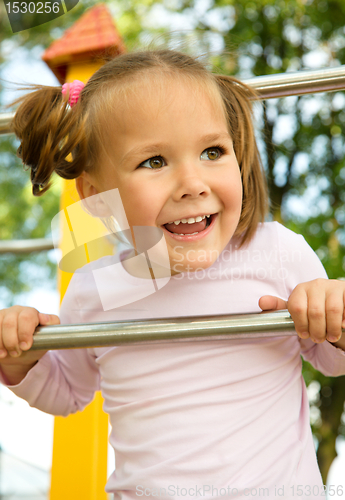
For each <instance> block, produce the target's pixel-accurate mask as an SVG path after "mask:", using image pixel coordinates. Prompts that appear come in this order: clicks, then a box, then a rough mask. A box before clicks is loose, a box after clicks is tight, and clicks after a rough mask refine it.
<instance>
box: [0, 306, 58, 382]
mask: <svg viewBox="0 0 345 500" xmlns="http://www.w3.org/2000/svg"><path fill="white" fill-rule="evenodd" d="M59 323H60V320H59V318H58V316H55V315H54V314H50V315H48V314H43V313H40V312H38V311H37V309H34V308H33V307H23V306H13V307H9V308H8V309H3V310H1V311H0V365H1V369H2V372H3V373H4V375H5V377H6V379H7V380H8V382H9V383H11V384H14V383H18V382H19V381H20V380H21V379H22V378H24V376H25V375H26V373H27V372H28V371H29V370H30V368H31V367H32V366H34V365H35V364H36V362H37V361H38V360H39V359H40V358H41V357H42V356H43V355H44V354H45V352H46V351H29V352H26V351H28V350H29V349H30V347H31V346H32V343H33V335H34V332H35V329H36V327H37V326H38V325H42V326H46V325H57V324H59Z"/></svg>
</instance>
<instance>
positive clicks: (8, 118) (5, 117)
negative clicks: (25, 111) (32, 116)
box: [0, 113, 14, 135]
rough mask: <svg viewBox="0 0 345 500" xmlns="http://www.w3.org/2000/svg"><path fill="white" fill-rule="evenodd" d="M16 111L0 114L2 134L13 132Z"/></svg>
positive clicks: (0, 132)
mask: <svg viewBox="0 0 345 500" xmlns="http://www.w3.org/2000/svg"><path fill="white" fill-rule="evenodd" d="M13 117H14V113H1V114H0V135H5V134H12V133H13V131H12V129H11V122H12V119H13Z"/></svg>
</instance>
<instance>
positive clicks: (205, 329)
mask: <svg viewBox="0 0 345 500" xmlns="http://www.w3.org/2000/svg"><path fill="white" fill-rule="evenodd" d="M292 335H296V332H295V329H294V323H293V321H292V319H291V317H290V314H289V313H288V311H285V310H284V311H277V312H271V313H260V314H243V315H227V316H204V317H181V318H167V319H151V320H148V321H141V320H134V321H130V322H129V321H117V322H116V323H111V322H109V323H88V324H80V325H52V326H41V327H38V328H37V329H36V333H35V335H34V343H33V346H32V348H31V349H33V350H40V349H43V350H48V349H75V348H81V347H107V346H124V345H138V344H140V345H143V344H158V343H159V344H162V343H167V342H169V343H170V342H187V341H205V340H214V341H215V340H236V339H239V338H240V339H246V338H250V339H253V338H254V339H255V338H262V337H279V336H292Z"/></svg>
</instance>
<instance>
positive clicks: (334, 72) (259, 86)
mask: <svg viewBox="0 0 345 500" xmlns="http://www.w3.org/2000/svg"><path fill="white" fill-rule="evenodd" d="M243 82H244V83H246V84H247V85H249V86H251V87H253V88H254V89H256V90H257V92H258V93H259V94H260V97H261V99H270V98H273V97H284V96H290V95H302V94H313V93H315V92H331V91H335V90H344V89H345V66H337V67H335V68H326V69H317V70H301V71H296V72H293V73H280V74H276V75H266V76H256V77H254V78H250V79H248V80H243Z"/></svg>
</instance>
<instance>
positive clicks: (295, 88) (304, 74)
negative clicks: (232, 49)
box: [0, 66, 345, 135]
mask: <svg viewBox="0 0 345 500" xmlns="http://www.w3.org/2000/svg"><path fill="white" fill-rule="evenodd" d="M243 82H244V83H246V84H247V85H250V86H251V87H253V88H254V89H256V90H257V92H258V93H259V95H260V98H261V99H271V98H274V97H284V96H288V95H302V94H312V93H315V92H332V91H335V90H344V89H345V66H337V67H335V68H326V69H317V70H302V71H296V72H294V73H279V74H276V75H266V76H256V77H254V78H250V79H245V80H243ZM13 116H14V113H4V114H0V135H1V134H11V133H12V130H11V121H12V119H13Z"/></svg>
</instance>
